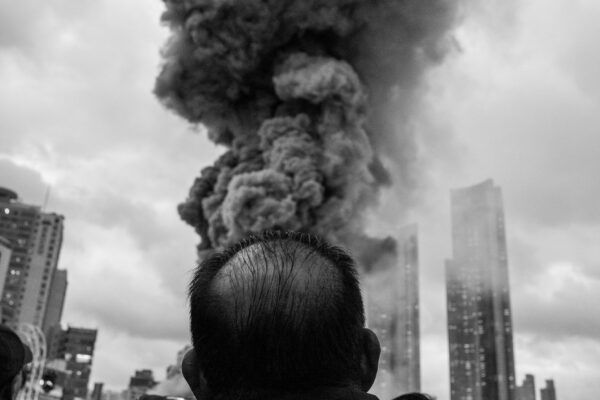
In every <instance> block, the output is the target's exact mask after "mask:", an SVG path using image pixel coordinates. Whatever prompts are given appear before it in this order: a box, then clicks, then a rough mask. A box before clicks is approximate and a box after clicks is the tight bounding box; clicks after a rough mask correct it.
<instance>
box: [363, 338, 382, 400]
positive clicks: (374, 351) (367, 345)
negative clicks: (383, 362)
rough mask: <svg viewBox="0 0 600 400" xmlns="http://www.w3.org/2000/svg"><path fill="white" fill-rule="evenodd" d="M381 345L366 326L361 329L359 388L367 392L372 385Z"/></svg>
mask: <svg viewBox="0 0 600 400" xmlns="http://www.w3.org/2000/svg"><path fill="white" fill-rule="evenodd" d="M380 354H381V346H380V345H379V339H377V335H375V333H374V332H373V331H372V330H370V329H367V328H363V330H362V354H361V357H360V369H361V381H360V386H361V389H362V390H364V391H365V392H367V391H368V390H369V389H371V386H373V382H375V377H376V376H377V367H378V366H379V356H380Z"/></svg>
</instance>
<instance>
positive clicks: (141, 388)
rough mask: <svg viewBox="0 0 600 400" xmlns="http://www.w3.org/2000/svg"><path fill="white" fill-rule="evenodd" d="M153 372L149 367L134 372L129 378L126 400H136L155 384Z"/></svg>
mask: <svg viewBox="0 0 600 400" xmlns="http://www.w3.org/2000/svg"><path fill="white" fill-rule="evenodd" d="M156 384H157V382H156V381H155V380H154V374H153V373H152V370H150V369H141V370H137V371H135V374H134V375H133V376H132V377H131V378H130V379H129V387H128V388H127V397H126V400H138V399H139V398H140V396H142V395H143V394H145V393H146V392H147V391H148V390H149V389H152V388H153V387H154V386H156Z"/></svg>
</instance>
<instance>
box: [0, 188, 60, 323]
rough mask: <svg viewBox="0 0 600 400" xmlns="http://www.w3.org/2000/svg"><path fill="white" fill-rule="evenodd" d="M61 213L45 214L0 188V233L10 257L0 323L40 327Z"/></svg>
mask: <svg viewBox="0 0 600 400" xmlns="http://www.w3.org/2000/svg"><path fill="white" fill-rule="evenodd" d="M63 221H64V218H63V216H61V215H58V214H55V213H45V212H42V211H41V209H40V208H39V207H37V206H34V205H29V204H25V203H23V202H21V201H19V199H18V196H17V194H16V193H15V192H13V191H11V190H9V189H5V188H0V236H2V237H4V238H5V239H7V240H8V242H9V243H10V247H11V250H12V252H11V257H10V261H9V265H8V270H7V273H6V278H5V279H4V280H3V281H2V282H0V283H1V284H2V297H1V299H0V303H1V307H2V311H3V313H2V314H3V316H2V322H3V323H6V324H9V325H13V326H14V325H17V324H18V323H29V324H33V325H36V326H39V327H41V326H42V325H43V322H44V318H45V314H46V306H47V303H48V298H49V296H50V291H51V282H52V280H53V277H54V273H55V271H56V267H57V264H58V259H59V256H60V249H61V246H62V235H63Z"/></svg>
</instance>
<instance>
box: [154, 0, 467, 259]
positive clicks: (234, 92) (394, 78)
mask: <svg viewBox="0 0 600 400" xmlns="http://www.w3.org/2000/svg"><path fill="white" fill-rule="evenodd" d="M164 1H165V4H166V8H167V9H166V11H165V13H164V14H163V17H162V19H163V21H164V22H165V23H166V24H167V25H168V26H169V27H170V29H171V31H172V36H171V38H170V40H169V42H168V43H167V45H166V46H165V48H164V51H163V58H164V65H163V68H162V71H161V73H160V75H159V76H158V78H157V81H156V87H155V93H156V95H157V96H158V97H159V98H160V99H161V101H162V102H163V103H164V104H165V105H166V106H167V107H169V108H170V109H172V110H174V111H175V112H176V113H178V114H179V115H181V116H183V117H184V118H186V119H187V120H188V121H190V122H191V123H202V124H203V125H204V126H206V127H207V129H208V133H209V137H210V138H211V139H212V140H213V141H214V142H215V143H218V144H222V145H224V146H226V147H227V148H228V151H227V152H226V153H225V154H224V155H223V156H221V157H220V158H219V159H218V160H217V161H216V162H215V163H214V165H213V166H210V167H207V168H205V169H203V170H202V171H201V174H200V176H199V177H198V178H197V179H196V180H195V182H194V184H193V186H192V188H191V189H190V193H189V196H188V199H187V200H186V201H185V202H184V203H183V204H181V205H180V207H179V212H180V215H181V217H182V218H183V219H184V220H185V221H186V222H187V223H189V224H190V225H192V226H193V227H194V228H195V229H196V231H197V232H198V234H199V235H200V236H201V239H202V240H201V244H200V246H199V248H200V249H210V248H219V247H222V246H225V245H228V244H230V243H232V242H234V241H237V240H238V239H240V238H241V237H243V236H244V235H246V234H247V233H249V232H259V231H261V230H264V229H267V228H269V229H273V228H275V229H291V230H302V231H310V232H315V233H318V234H321V235H324V236H326V237H328V238H329V239H331V240H333V241H336V242H342V243H344V244H346V245H349V247H352V244H354V245H355V246H354V247H360V248H361V250H360V251H359V252H360V254H361V257H362V258H363V259H365V260H371V261H365V262H366V263H373V264H375V263H376V260H375V259H374V258H373V257H374V256H373V254H377V252H378V250H377V249H380V250H381V249H384V250H386V249H387V250H389V251H390V252H393V251H394V246H393V242H392V244H391V245H390V244H389V242H390V241H389V239H384V242H382V243H383V244H382V243H380V244H376V243H377V242H378V240H376V239H369V240H368V243H373V246H366V245H364V243H366V242H365V240H364V239H367V238H366V237H365V236H364V234H363V233H362V232H363V211H364V210H365V209H367V208H368V207H369V206H370V205H372V204H373V203H374V201H375V200H376V199H377V193H378V189H379V188H380V187H381V186H382V185H384V184H387V183H389V182H390V176H389V174H388V173H387V171H386V170H385V168H384V167H383V163H382V161H381V159H382V158H383V157H398V156H401V158H402V157H405V155H403V154H399V152H400V153H402V152H406V151H408V152H410V151H412V149H411V146H410V140H408V139H407V138H408V136H406V135H405V136H403V133H402V131H401V129H400V130H399V129H398V127H397V126H395V124H394V121H396V122H397V121H398V120H402V116H403V115H408V113H409V111H410V104H411V102H412V101H413V99H414V96H415V94H416V93H417V90H418V86H419V78H420V76H421V75H422V73H423V71H424V70H425V69H426V67H427V66H428V65H430V64H432V63H435V62H437V61H438V60H440V59H441V57H442V56H443V54H444V53H445V50H446V48H447V45H448V43H449V36H448V32H449V29H450V27H451V26H452V23H453V21H454V18H455V11H456V4H457V2H456V1H451V0H447V1H446V0H302V1H299V0H297V1H291V0H246V1H242V0H164ZM400 106H402V107H400ZM396 107H398V108H396ZM392 116H394V117H395V118H391V117H392ZM398 117H400V119H398ZM394 143H399V144H400V146H396V145H393V144H394ZM402 143H406V145H405V146H404V147H403V146H402ZM386 149H387V150H388V153H386ZM359 243H363V245H361V246H358V244H359ZM387 250H386V251H387ZM369 253H370V254H369Z"/></svg>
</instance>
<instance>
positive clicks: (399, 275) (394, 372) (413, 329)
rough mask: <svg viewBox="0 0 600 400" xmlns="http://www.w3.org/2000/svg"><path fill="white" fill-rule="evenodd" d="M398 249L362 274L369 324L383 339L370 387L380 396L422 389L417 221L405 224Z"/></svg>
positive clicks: (391, 395)
mask: <svg viewBox="0 0 600 400" xmlns="http://www.w3.org/2000/svg"><path fill="white" fill-rule="evenodd" d="M395 249H396V257H395V258H394V257H392V258H390V259H386V260H384V262H383V263H382V264H381V265H377V266H375V267H374V268H373V269H372V270H371V271H369V272H367V273H366V274H365V276H363V287H364V289H365V294H366V296H365V300H366V301H365V303H366V310H367V320H368V325H369V327H370V328H371V329H373V331H375V332H376V334H377V336H378V338H379V341H380V342H381V350H382V351H381V357H380V361H379V372H378V374H377V379H376V381H375V384H374V385H373V389H372V391H373V393H374V394H376V395H377V396H379V397H380V398H392V397H394V396H397V395H398V394H399V393H407V392H417V391H420V389H421V368H420V343H419V337H420V333H419V245H418V232H417V225H409V226H406V227H404V228H403V229H402V231H401V233H400V235H399V237H398V238H397V242H396V247H395Z"/></svg>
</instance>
